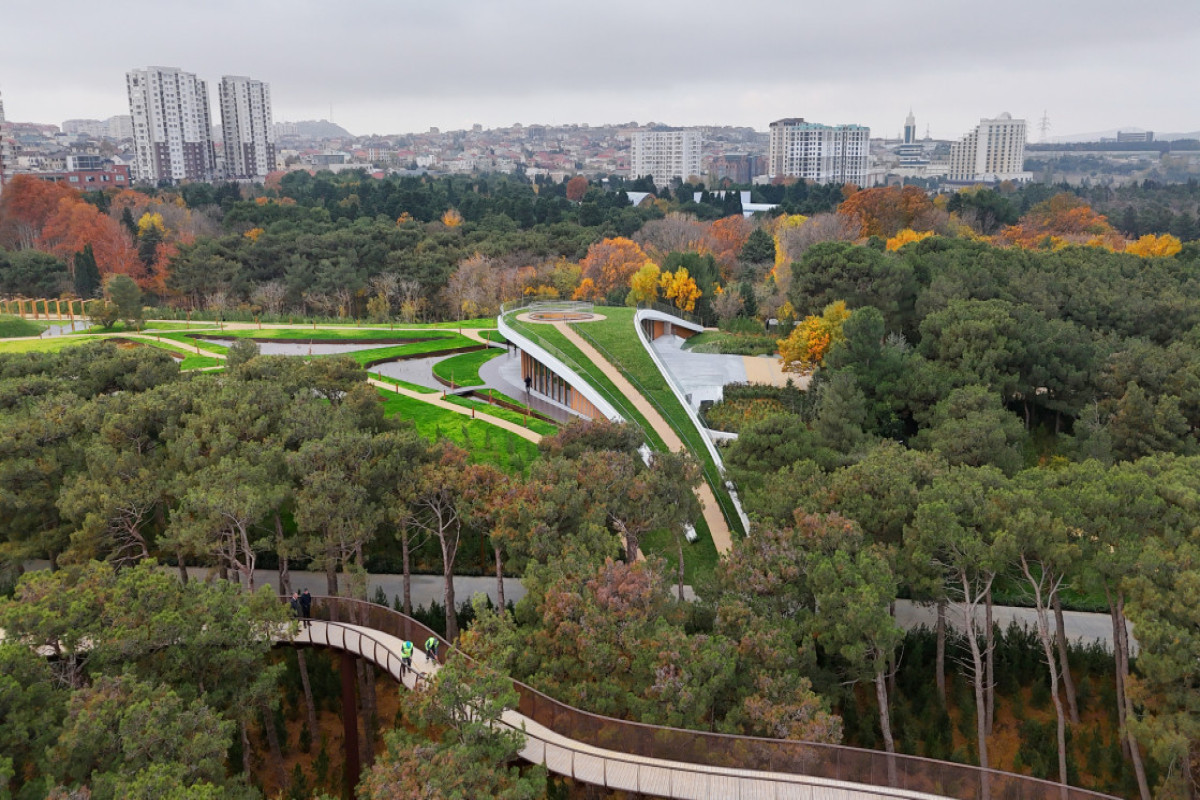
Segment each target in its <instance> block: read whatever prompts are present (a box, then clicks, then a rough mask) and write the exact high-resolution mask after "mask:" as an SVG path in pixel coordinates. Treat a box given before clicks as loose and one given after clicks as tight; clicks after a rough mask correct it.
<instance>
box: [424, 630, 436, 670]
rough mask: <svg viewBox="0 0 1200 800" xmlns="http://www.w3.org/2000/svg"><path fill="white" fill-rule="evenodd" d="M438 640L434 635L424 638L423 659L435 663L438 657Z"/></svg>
mask: <svg viewBox="0 0 1200 800" xmlns="http://www.w3.org/2000/svg"><path fill="white" fill-rule="evenodd" d="M437 651H438V640H437V637H436V636H430V637H429V638H428V639H426V640H425V660H426V661H428V662H429V663H431V664H436V663H437V660H438V657H437Z"/></svg>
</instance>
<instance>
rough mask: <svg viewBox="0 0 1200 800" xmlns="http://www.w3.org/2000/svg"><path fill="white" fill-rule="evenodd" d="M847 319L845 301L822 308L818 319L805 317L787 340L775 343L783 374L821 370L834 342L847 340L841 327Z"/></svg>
mask: <svg viewBox="0 0 1200 800" xmlns="http://www.w3.org/2000/svg"><path fill="white" fill-rule="evenodd" d="M849 317H850V310H849V309H848V308H846V302H845V301H844V300H838V301H837V302H835V303H830V304H829V305H827V306H825V310H824V311H822V312H821V316H819V317H818V316H815V315H812V316H808V317H805V318H804V319H803V320H802V321H801V322H799V323H798V324H797V325H796V327H795V328H793V329H792V333H791V335H790V336H788V337H787V338H786V339H780V340H779V341H778V342H777V344H778V345H779V355H780V356H781V357H782V359H783V368H784V370H786V371H787V372H799V373H808V372H812V371H813V370H814V369H816V368H817V367H819V366H821V363H822V362H823V361H824V360H825V356H826V354H828V353H829V348H830V347H832V346H833V344H834V342H840V341H842V340H843V339H845V338H846V337H845V334H843V333H842V327H843V326H844V325H845V324H846V320H847V319H848V318H849Z"/></svg>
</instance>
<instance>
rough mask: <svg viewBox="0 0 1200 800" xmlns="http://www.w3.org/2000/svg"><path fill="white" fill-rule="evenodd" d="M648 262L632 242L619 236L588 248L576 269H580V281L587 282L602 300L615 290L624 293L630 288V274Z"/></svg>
mask: <svg viewBox="0 0 1200 800" xmlns="http://www.w3.org/2000/svg"><path fill="white" fill-rule="evenodd" d="M647 261H650V258H648V257H647V256H646V254H645V252H643V251H642V248H640V247H638V246H637V244H636V243H634V242H633V241H631V240H629V239H626V238H624V237H622V236H618V237H617V238H615V239H601V240H600V241H598V242H596V243H595V244H593V245H592V246H591V247H589V248H588V251H587V255H586V256H584V258H583V261H580V262H579V266H580V267H582V268H583V277H584V278H585V279H588V278H590V279H591V281H592V284H593V286H594V287H595V291H596V292H598V293H599V295H600V296H605V295H607V294H608V293H609V292H611V291H613V290H614V289H624V288H625V287H627V286H629V279H630V278H631V277H633V273H635V272H637V271H638V270H639V269H641V268H642V267H643V266H644V265H645V264H646V262H647Z"/></svg>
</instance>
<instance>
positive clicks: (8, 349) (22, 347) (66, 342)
mask: <svg viewBox="0 0 1200 800" xmlns="http://www.w3.org/2000/svg"><path fill="white" fill-rule="evenodd" d="M91 341H95V339H94V337H90V336H54V337H52V338H49V339H29V340H26V341H15V342H0V353H57V352H58V351H59V350H63V349H65V348H68V347H74V346H75V345H79V344H83V343H85V342H91Z"/></svg>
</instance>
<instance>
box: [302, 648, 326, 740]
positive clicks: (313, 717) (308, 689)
mask: <svg viewBox="0 0 1200 800" xmlns="http://www.w3.org/2000/svg"><path fill="white" fill-rule="evenodd" d="M296 661H297V662H298V663H299V666H300V685H301V686H302V687H303V688H304V710H305V712H306V713H307V715H308V733H309V736H311V737H312V744H313V745H315V746H316V748H317V750H318V751H320V749H321V728H320V726H319V725H317V704H316V703H315V702H314V701H313V693H312V684H311V683H309V680H308V659H307V658H306V657H305V655H304V648H303V647H298V648H296ZM311 749H312V747H311V746H310V747H309V750H310V751H311Z"/></svg>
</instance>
